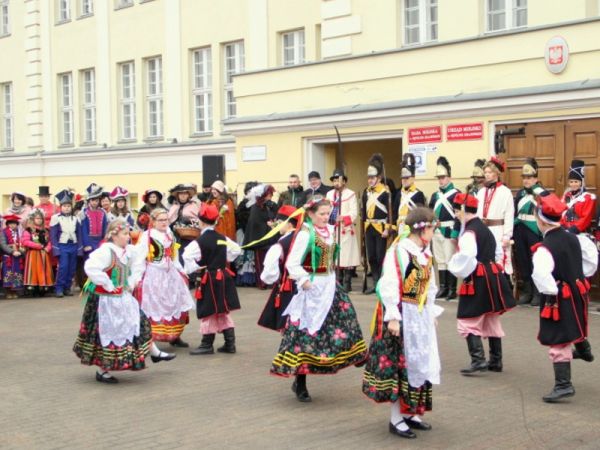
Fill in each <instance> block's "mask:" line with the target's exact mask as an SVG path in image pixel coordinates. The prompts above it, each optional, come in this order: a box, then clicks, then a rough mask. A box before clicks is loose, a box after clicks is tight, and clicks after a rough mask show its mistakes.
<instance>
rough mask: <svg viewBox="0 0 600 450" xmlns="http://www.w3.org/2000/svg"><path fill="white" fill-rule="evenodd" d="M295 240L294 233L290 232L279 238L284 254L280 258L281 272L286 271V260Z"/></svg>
mask: <svg viewBox="0 0 600 450" xmlns="http://www.w3.org/2000/svg"><path fill="white" fill-rule="evenodd" d="M293 240H294V233H289V234H287V235H285V236H283V237H282V238H281V239H279V241H278V242H279V245H281V249H282V254H281V258H279V273H284V271H285V262H286V260H287V257H288V255H289V254H290V248H291V246H292V241H293Z"/></svg>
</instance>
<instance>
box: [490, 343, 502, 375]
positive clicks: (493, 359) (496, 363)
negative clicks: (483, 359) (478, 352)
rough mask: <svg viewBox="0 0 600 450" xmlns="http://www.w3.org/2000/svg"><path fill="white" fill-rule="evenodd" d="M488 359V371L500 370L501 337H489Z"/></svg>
mask: <svg viewBox="0 0 600 450" xmlns="http://www.w3.org/2000/svg"><path fill="white" fill-rule="evenodd" d="M488 341H489V343H490V360H489V361H488V370H489V371H490V372H502V338H499V337H490V338H488Z"/></svg>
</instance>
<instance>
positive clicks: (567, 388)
mask: <svg viewBox="0 0 600 450" xmlns="http://www.w3.org/2000/svg"><path fill="white" fill-rule="evenodd" d="M553 365H554V388H553V389H552V392H550V393H549V394H548V395H544V396H543V397H542V400H544V401H545V402H546V403H556V402H558V401H559V400H560V399H562V398H567V397H573V396H574V395H575V388H574V387H573V385H572V384H571V363H570V362H558V363H554V364H553Z"/></svg>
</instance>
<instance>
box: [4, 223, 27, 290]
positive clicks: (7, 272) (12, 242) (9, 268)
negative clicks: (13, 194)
mask: <svg viewBox="0 0 600 450" xmlns="http://www.w3.org/2000/svg"><path fill="white" fill-rule="evenodd" d="M3 219H4V225H5V226H4V229H3V230H2V234H3V237H4V240H5V242H6V246H5V247H3V252H4V255H2V285H3V286H4V289H5V290H6V298H9V299H10V298H17V297H18V296H19V295H20V294H21V293H22V292H23V271H24V270H25V247H24V246H23V230H22V228H21V226H20V225H19V224H20V223H21V222H22V219H21V217H19V216H17V215H16V214H9V215H6V216H4V217H3Z"/></svg>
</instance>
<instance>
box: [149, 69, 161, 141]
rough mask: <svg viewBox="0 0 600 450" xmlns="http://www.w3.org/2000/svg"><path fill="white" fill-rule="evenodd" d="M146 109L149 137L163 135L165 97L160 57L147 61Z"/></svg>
mask: <svg viewBox="0 0 600 450" xmlns="http://www.w3.org/2000/svg"><path fill="white" fill-rule="evenodd" d="M146 81H147V85H146V109H147V114H148V116H147V120H148V129H147V130H148V133H147V134H148V137H149V138H157V137H162V135H163V97H162V59H161V58H160V57H156V58H149V59H147V60H146Z"/></svg>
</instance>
